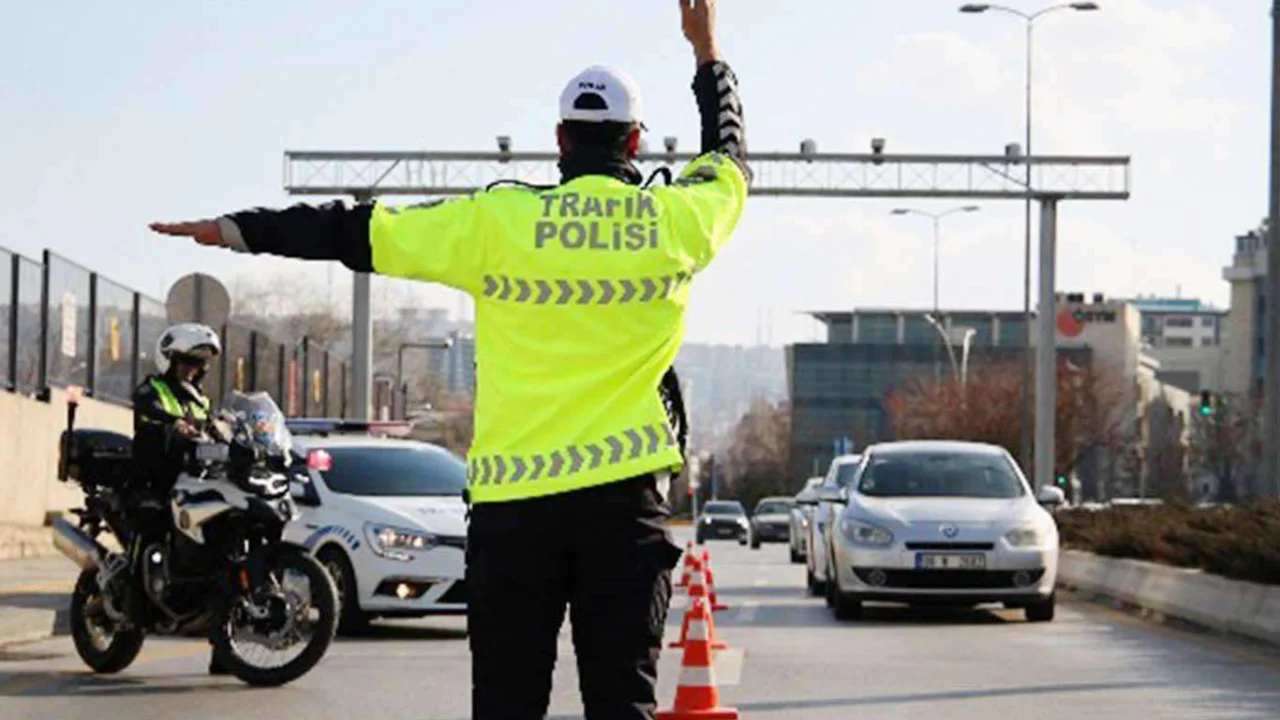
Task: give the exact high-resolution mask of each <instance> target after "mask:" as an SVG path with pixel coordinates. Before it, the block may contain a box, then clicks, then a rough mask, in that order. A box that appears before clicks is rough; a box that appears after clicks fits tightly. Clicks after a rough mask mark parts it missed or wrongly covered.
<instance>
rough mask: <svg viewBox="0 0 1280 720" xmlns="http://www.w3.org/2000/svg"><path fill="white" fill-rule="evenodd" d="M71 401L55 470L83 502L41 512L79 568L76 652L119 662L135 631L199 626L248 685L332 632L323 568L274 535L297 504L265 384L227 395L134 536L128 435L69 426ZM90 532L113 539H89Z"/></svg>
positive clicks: (277, 671) (288, 454) (283, 669)
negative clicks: (67, 510) (163, 500)
mask: <svg viewBox="0 0 1280 720" xmlns="http://www.w3.org/2000/svg"><path fill="white" fill-rule="evenodd" d="M76 406H77V402H76V401H74V400H73V401H72V402H70V403H69V404H68V410H67V429H66V431H65V432H64V433H63V437H62V448H61V451H62V453H61V458H60V463H59V478H60V479H61V480H63V481H67V480H72V481H75V482H77V483H79V485H80V486H81V487H82V488H83V490H84V494H85V504H84V507H83V508H79V509H77V510H74V511H72V512H73V514H74V515H76V516H77V517H78V518H79V522H78V524H73V523H71V522H68V521H66V520H62V519H58V520H56V521H55V522H54V526H53V539H54V545H55V546H56V547H57V548H58V550H60V551H61V552H62V553H63V554H64V555H66V556H67V557H68V558H70V559H71V560H72V561H74V562H75V563H76V564H77V565H79V566H80V568H81V570H82V572H81V574H80V577H79V579H78V580H77V582H76V586H75V590H74V592H73V595H72V598H71V612H70V616H71V617H70V625H71V636H72V639H73V641H74V643H75V647H76V651H77V653H78V654H79V655H80V658H81V659H82V660H83V661H84V662H85V664H87V665H88V666H89V667H90V668H92V669H93V670H94V671H95V672H99V673H114V672H119V671H120V670H123V669H124V668H126V667H128V666H129V664H130V663H132V662H133V660H134V659H135V658H136V657H137V656H138V653H139V651H140V650H141V649H142V643H143V640H144V638H145V636H146V635H147V634H149V633H151V634H157V635H189V634H193V633H200V634H202V635H207V636H208V637H209V639H210V642H211V643H212V645H213V651H214V653H215V655H216V656H217V657H218V658H219V659H220V662H221V663H222V665H223V667H224V668H225V669H226V670H228V671H229V672H230V673H231V674H232V675H234V676H235V677H237V678H239V679H240V680H242V681H244V682H246V683H248V684H250V685H255V686H278V685H283V684H285V683H288V682H291V681H293V680H296V679H297V678H299V677H301V676H302V675H303V674H305V673H306V672H308V671H309V670H310V669H311V668H312V667H314V666H315V664H316V663H317V662H319V661H320V658H321V657H323V656H324V654H325V652H326V651H327V650H328V648H329V643H330V642H331V641H332V639H333V635H334V631H335V629H336V626H337V594H336V591H335V590H334V586H333V581H332V579H331V578H330V577H329V575H328V574H327V573H326V572H325V570H324V569H323V567H322V566H321V565H320V564H319V563H318V562H317V561H316V560H315V559H314V558H312V557H311V556H310V555H309V554H307V552H306V551H305V550H304V549H302V548H300V547H297V546H294V545H290V544H287V543H285V542H284V540H283V532H284V528H285V525H286V524H287V523H288V522H290V521H291V520H293V519H295V518H296V517H297V515H298V510H297V507H296V505H295V504H294V501H293V499H292V497H291V495H290V489H289V488H290V483H289V473H290V472H291V468H290V465H291V461H292V442H291V438H290V435H289V431H288V430H287V429H286V427H285V418H284V414H283V413H281V412H280V409H279V407H277V406H276V404H275V402H274V401H272V399H271V396H270V395H267V394H266V393H255V394H250V395H245V394H240V393H234V394H233V395H232V397H231V399H230V402H229V404H228V407H227V409H226V410H224V411H222V413H220V414H219V415H218V416H217V418H216V420H215V421H214V422H213V423H211V425H213V426H214V428H213V429H212V430H211V431H210V432H209V434H208V435H207V436H206V437H203V438H201V439H200V440H199V441H197V443H196V445H195V450H194V451H193V452H192V453H190V454H189V457H188V463H187V468H186V470H185V471H184V472H182V474H181V475H180V476H179V478H178V480H177V482H176V484H175V486H174V489H173V493H172V495H171V498H170V501H169V507H168V508H155V507H153V508H152V509H153V510H154V511H156V512H157V513H160V512H163V513H165V514H167V515H171V517H172V522H171V523H169V524H168V529H167V532H165V533H164V534H163V535H160V534H159V533H156V536H157V537H163V540H161V541H158V542H150V543H149V544H147V545H146V546H145V547H142V544H143V543H144V542H146V541H144V540H143V534H142V533H141V532H139V530H140V528H141V527H143V526H142V525H140V524H139V523H138V520H139V517H138V516H139V515H140V514H141V513H142V512H143V511H142V510H140V509H138V508H137V504H136V503H133V502H131V501H130V500H129V492H128V484H129V479H130V478H129V475H130V472H131V462H130V452H131V441H130V439H129V438H128V437H127V436H125V435H120V434H117V433H113V432H109V431H104V430H93V429H77V428H76V427H75V413H76ZM158 524H163V523H158ZM152 532H154V531H152ZM103 533H110V534H111V535H114V536H115V538H116V539H117V540H118V541H119V545H120V547H122V548H123V549H124V552H123V553H120V552H113V551H111V550H109V549H108V548H107V547H106V546H105V545H103V544H102V543H100V542H99V541H98V538H99V536H101V535H102V534H103Z"/></svg>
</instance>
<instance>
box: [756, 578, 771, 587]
mask: <svg viewBox="0 0 1280 720" xmlns="http://www.w3.org/2000/svg"><path fill="white" fill-rule="evenodd" d="M754 584H755V586H756V587H764V586H766V585H768V584H769V579H768V578H756V581H755V583H754Z"/></svg>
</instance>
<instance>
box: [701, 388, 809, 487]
mask: <svg viewBox="0 0 1280 720" xmlns="http://www.w3.org/2000/svg"><path fill="white" fill-rule="evenodd" d="M790 436H791V409H790V406H789V405H788V404H787V403H777V404H775V403H770V402H768V401H766V400H764V399H761V398H757V399H755V400H754V401H752V403H751V406H750V408H748V410H747V412H746V414H744V415H743V416H742V419H741V420H739V421H738V424H737V426H736V427H735V428H734V431H733V435H732V438H731V440H730V443H729V449H728V451H727V452H726V453H725V457H724V461H723V462H722V463H721V464H720V468H721V471H722V472H721V477H722V478H724V484H723V486H722V488H721V491H720V492H719V494H720V495H721V496H722V497H731V498H735V499H737V500H739V501H740V502H742V504H743V505H744V506H746V507H747V508H748V509H750V508H752V507H754V506H755V504H756V503H757V502H758V501H759V500H760V498H763V497H767V496H770V495H790V494H792V493H794V492H795V491H796V488H795V487H794V485H795V484H796V483H795V482H794V481H793V478H791V477H790V475H789V474H788V473H789V471H788V468H789V467H790V465H789V452H790V444H789V443H790Z"/></svg>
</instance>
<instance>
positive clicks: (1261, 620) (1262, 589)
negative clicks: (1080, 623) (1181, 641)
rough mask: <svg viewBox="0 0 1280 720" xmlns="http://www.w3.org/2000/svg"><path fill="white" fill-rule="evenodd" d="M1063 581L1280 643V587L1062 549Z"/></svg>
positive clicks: (1169, 614) (1191, 620) (1060, 570)
mask: <svg viewBox="0 0 1280 720" xmlns="http://www.w3.org/2000/svg"><path fill="white" fill-rule="evenodd" d="M1058 581H1059V583H1061V584H1062V585H1064V586H1067V587H1069V588H1073V589H1075V590H1078V591H1081V592H1083V593H1086V594H1093V595H1097V596H1101V597H1104V598H1108V599H1111V600H1115V601H1119V602H1121V603H1124V604H1127V605H1133V606H1136V607H1139V608H1142V609H1144V610H1150V611H1153V612H1156V613H1159V614H1161V615H1164V616H1166V617H1170V618H1175V619H1177V620H1181V621H1185V622H1188V623H1191V624H1194V625H1199V626H1202V627H1206V628H1209V629H1211V630H1216V631H1218V632H1222V633H1227V634H1230V635H1239V636H1243V637H1247V638H1252V639H1254V640H1259V641H1261V642H1264V643H1268V644H1270V645H1276V646H1280V587H1275V586H1269V585H1260V584H1257V583H1250V582H1242V581H1239V580H1229V579H1227V578H1224V577H1221V576H1218V575H1211V574H1208V573H1204V572H1201V571H1199V570H1193V569H1187V568H1178V567H1170V566H1167V565H1160V564H1158V563H1152V562H1145V561H1142V560H1129V559H1124V558H1111V557H1104V556H1101V555H1094V554H1092V553H1087V552H1081V551H1078V550H1064V551H1063V552H1062V554H1061V557H1060V559H1059V565H1058Z"/></svg>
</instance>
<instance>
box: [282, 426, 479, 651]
mask: <svg viewBox="0 0 1280 720" xmlns="http://www.w3.org/2000/svg"><path fill="white" fill-rule="evenodd" d="M326 423H328V424H326ZM381 425H387V424H386V423H382V424H379V423H373V424H368V423H352V422H346V421H341V422H338V421H316V420H295V421H290V423H289V427H290V430H291V431H292V432H293V434H294V442H295V445H296V448H295V449H296V450H297V451H298V452H299V453H300V454H301V455H302V457H303V458H305V459H306V464H307V470H308V476H309V477H308V479H309V482H298V483H295V484H294V488H293V497H294V499H295V500H296V501H297V503H298V506H299V510H300V511H301V513H302V517H301V519H299V520H297V521H295V522H293V523H291V524H290V525H289V527H288V528H287V529H286V538H287V539H288V540H289V541H290V542H293V543H296V544H298V545H302V546H304V547H306V548H307V549H308V550H310V551H311V552H312V553H313V554H314V555H315V556H316V558H317V559H318V560H320V562H321V563H322V564H323V565H324V566H325V568H326V569H327V570H328V571H329V574H330V575H332V576H333V580H334V584H335V586H336V587H337V589H338V595H339V604H340V607H341V616H340V629H341V630H342V631H343V632H347V633H350V632H355V631H358V630H360V629H361V628H363V627H364V626H365V625H366V624H367V623H368V621H369V620H370V619H373V618H378V617H385V618H411V617H422V616H426V615H442V614H463V613H465V612H466V610H467V593H466V585H465V583H464V578H465V575H466V535H467V521H466V512H467V510H466V504H465V503H464V502H463V497H462V493H463V490H464V489H465V488H466V464H465V463H464V462H463V461H462V460H461V459H459V458H458V457H457V456H456V455H454V454H452V453H450V452H449V451H447V450H445V449H443V448H441V447H438V446H435V445H431V444H428V443H421V442H414V441H412V440H402V439H394V438H388V437H377V436H375V435H371V434H369V433H370V432H371V431H372V432H374V433H376V432H377V431H378V430H379V429H380V426H381Z"/></svg>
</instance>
